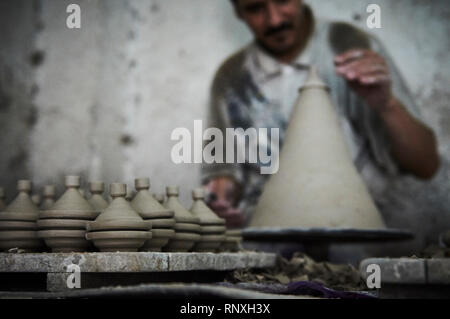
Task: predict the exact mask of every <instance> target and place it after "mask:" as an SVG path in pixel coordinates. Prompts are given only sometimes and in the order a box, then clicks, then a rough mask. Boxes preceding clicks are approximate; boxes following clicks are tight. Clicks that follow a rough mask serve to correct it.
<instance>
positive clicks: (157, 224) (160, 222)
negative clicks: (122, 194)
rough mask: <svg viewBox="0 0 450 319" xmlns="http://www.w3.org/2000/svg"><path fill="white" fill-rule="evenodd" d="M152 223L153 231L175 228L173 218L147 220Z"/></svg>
mask: <svg viewBox="0 0 450 319" xmlns="http://www.w3.org/2000/svg"><path fill="white" fill-rule="evenodd" d="M147 220H148V221H151V222H152V227H153V229H155V228H173V227H174V226H175V218H161V219H147Z"/></svg>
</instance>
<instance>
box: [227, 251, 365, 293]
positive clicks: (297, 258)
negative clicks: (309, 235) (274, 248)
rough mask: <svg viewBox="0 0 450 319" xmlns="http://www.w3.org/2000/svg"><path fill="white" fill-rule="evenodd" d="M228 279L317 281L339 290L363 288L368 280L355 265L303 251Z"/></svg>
mask: <svg viewBox="0 0 450 319" xmlns="http://www.w3.org/2000/svg"><path fill="white" fill-rule="evenodd" d="M227 280H228V281H229V282H232V283H239V282H245V283H255V284H282V285H286V284H289V283H290V282H296V281H314V282H318V283H321V284H323V285H325V286H327V287H329V288H333V289H336V290H353V291H355V290H363V289H365V288H367V287H365V284H364V281H362V279H361V278H360V275H359V271H358V270H357V269H356V268H355V267H353V266H351V265H343V264H332V263H327V262H315V261H314V260H313V259H311V258H310V257H308V256H307V255H305V254H303V253H296V254H294V256H293V257H292V258H291V259H290V260H287V259H285V258H282V257H279V258H278V259H277V264H276V266H275V267H274V268H272V269H259V270H258V269H238V270H235V271H234V272H233V273H232V274H231V275H230V276H229V277H228V278H227Z"/></svg>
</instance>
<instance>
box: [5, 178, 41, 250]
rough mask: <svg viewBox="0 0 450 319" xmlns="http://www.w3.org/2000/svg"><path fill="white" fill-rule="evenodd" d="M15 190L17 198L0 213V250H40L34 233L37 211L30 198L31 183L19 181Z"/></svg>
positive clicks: (39, 241) (38, 241)
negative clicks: (17, 192) (16, 190)
mask: <svg viewBox="0 0 450 319" xmlns="http://www.w3.org/2000/svg"><path fill="white" fill-rule="evenodd" d="M17 189H18V191H19V194H18V195H17V197H16V198H15V199H14V200H13V201H12V202H11V203H10V204H9V205H8V206H7V207H6V208H5V209H4V210H3V211H2V212H0V250H2V251H7V250H9V249H12V248H19V249H22V250H24V251H30V252H34V251H39V250H42V249H43V248H44V244H43V242H42V240H40V239H39V238H38V236H37V232H36V220H37V219H38V214H39V211H38V208H37V207H36V206H35V205H34V203H33V202H32V201H31V198H30V192H31V182H30V181H29V180H19V181H18V183H17Z"/></svg>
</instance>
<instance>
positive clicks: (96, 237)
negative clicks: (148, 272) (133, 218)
mask: <svg viewBox="0 0 450 319" xmlns="http://www.w3.org/2000/svg"><path fill="white" fill-rule="evenodd" d="M151 238H152V233H151V232H149V231H98V232H89V233H87V234H86V239H88V240H92V241H93V242H94V245H95V247H97V248H98V249H99V250H100V251H105V252H106V251H127V252H133V251H138V249H139V248H140V247H142V246H143V245H144V243H145V241H147V240H149V239H151Z"/></svg>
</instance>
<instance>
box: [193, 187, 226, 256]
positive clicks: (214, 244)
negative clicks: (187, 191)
mask: <svg viewBox="0 0 450 319" xmlns="http://www.w3.org/2000/svg"><path fill="white" fill-rule="evenodd" d="M192 199H193V200H194V202H193V204H192V207H191V210H190V211H191V213H192V215H194V216H196V217H198V218H199V219H200V225H201V230H200V234H201V236H202V237H201V239H200V241H199V242H197V243H196V244H195V246H194V249H193V250H194V251H210V252H214V251H216V250H217V249H218V248H219V247H220V245H221V244H222V243H223V242H224V241H225V230H226V228H225V220H224V219H223V218H220V217H218V216H217V215H216V214H215V213H214V212H213V211H212V210H211V209H210V208H209V207H208V206H207V205H206V204H205V202H204V199H205V191H204V190H203V188H196V189H194V190H193V191H192Z"/></svg>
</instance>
